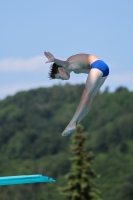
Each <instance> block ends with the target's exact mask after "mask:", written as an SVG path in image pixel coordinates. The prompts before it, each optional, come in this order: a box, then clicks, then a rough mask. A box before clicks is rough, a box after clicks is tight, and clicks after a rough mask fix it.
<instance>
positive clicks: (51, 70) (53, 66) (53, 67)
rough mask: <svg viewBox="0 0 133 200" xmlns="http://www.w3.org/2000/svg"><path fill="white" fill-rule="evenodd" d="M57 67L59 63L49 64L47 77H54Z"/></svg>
mask: <svg viewBox="0 0 133 200" xmlns="http://www.w3.org/2000/svg"><path fill="white" fill-rule="evenodd" d="M58 67H61V66H60V65H57V64H56V63H53V64H52V65H51V68H50V71H49V79H55V74H57V73H58V72H59V71H58Z"/></svg>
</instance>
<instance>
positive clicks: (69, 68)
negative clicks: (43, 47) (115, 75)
mask: <svg viewBox="0 0 133 200" xmlns="http://www.w3.org/2000/svg"><path fill="white" fill-rule="evenodd" d="M44 55H45V56H46V57H47V58H48V61H46V63H49V62H53V64H52V66H51V69H50V72H49V78H50V79H61V80H68V79H69V78H70V73H71V72H74V73H76V74H80V73H85V74H88V77H87V80H86V85H85V89H84V91H83V94H82V96H81V100H80V103H79V105H78V107H77V109H76V112H75V114H74V115H73V117H72V119H71V121H70V122H69V124H68V125H67V127H66V128H65V130H64V131H63V133H62V136H67V135H69V134H70V133H72V132H73V131H75V129H76V125H77V124H78V123H79V122H80V121H81V120H82V119H83V118H84V117H85V116H86V114H87V113H88V112H89V110H90V108H91V104H92V101H93V99H94V97H95V95H96V94H97V92H98V91H99V89H100V87H101V86H102V85H103V83H104V81H105V80H106V78H107V76H108V75H109V67H108V65H107V64H106V63H105V62H104V61H102V60H100V59H99V58H98V57H97V56H94V55H92V54H84V53H83V54H76V55H72V56H70V57H69V58H68V59H67V60H66V61H63V60H59V59H57V58H55V57H54V56H53V55H52V54H51V53H49V52H44Z"/></svg>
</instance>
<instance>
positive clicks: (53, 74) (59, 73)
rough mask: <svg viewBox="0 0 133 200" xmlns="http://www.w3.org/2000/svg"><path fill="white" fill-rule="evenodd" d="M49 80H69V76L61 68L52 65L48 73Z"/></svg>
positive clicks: (54, 64)
mask: <svg viewBox="0 0 133 200" xmlns="http://www.w3.org/2000/svg"><path fill="white" fill-rule="evenodd" d="M49 78H50V79H61V80H68V79H69V78H70V74H69V73H68V72H67V71H66V70H65V69H64V68H63V67H62V66H60V65H57V64H56V63H53V64H52V65H51V69H50V72H49Z"/></svg>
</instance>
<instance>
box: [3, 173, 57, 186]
mask: <svg viewBox="0 0 133 200" xmlns="http://www.w3.org/2000/svg"><path fill="white" fill-rule="evenodd" d="M43 182H55V180H54V179H53V178H51V177H48V176H43V175H42V174H34V175H19V176H3V177H0V186H1V185H14V184H27V183H43Z"/></svg>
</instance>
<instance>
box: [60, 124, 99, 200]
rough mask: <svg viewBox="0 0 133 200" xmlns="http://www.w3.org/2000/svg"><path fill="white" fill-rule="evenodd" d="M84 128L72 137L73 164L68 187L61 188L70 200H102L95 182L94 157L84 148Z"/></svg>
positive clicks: (68, 178) (78, 129) (79, 129)
mask: <svg viewBox="0 0 133 200" xmlns="http://www.w3.org/2000/svg"><path fill="white" fill-rule="evenodd" d="M84 142H85V136H84V135H83V126H82V125H80V124H79V125H78V127H77V130H76V133H75V134H73V137H72V147H71V150H72V153H73V154H74V156H73V157H72V158H71V159H70V160H71V162H72V165H71V169H70V172H69V173H68V174H67V175H66V179H67V181H68V186H66V187H62V188H59V190H60V192H61V194H62V195H64V196H65V197H66V198H67V199H69V200H86V199H87V200H100V199H101V198H100V190H99V189H98V188H97V186H96V184H95V183H94V181H93V178H96V177H97V175H96V173H95V171H94V170H93V169H92V167H91V165H92V159H93V155H92V153H91V152H89V153H87V152H86V151H85V147H84Z"/></svg>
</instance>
